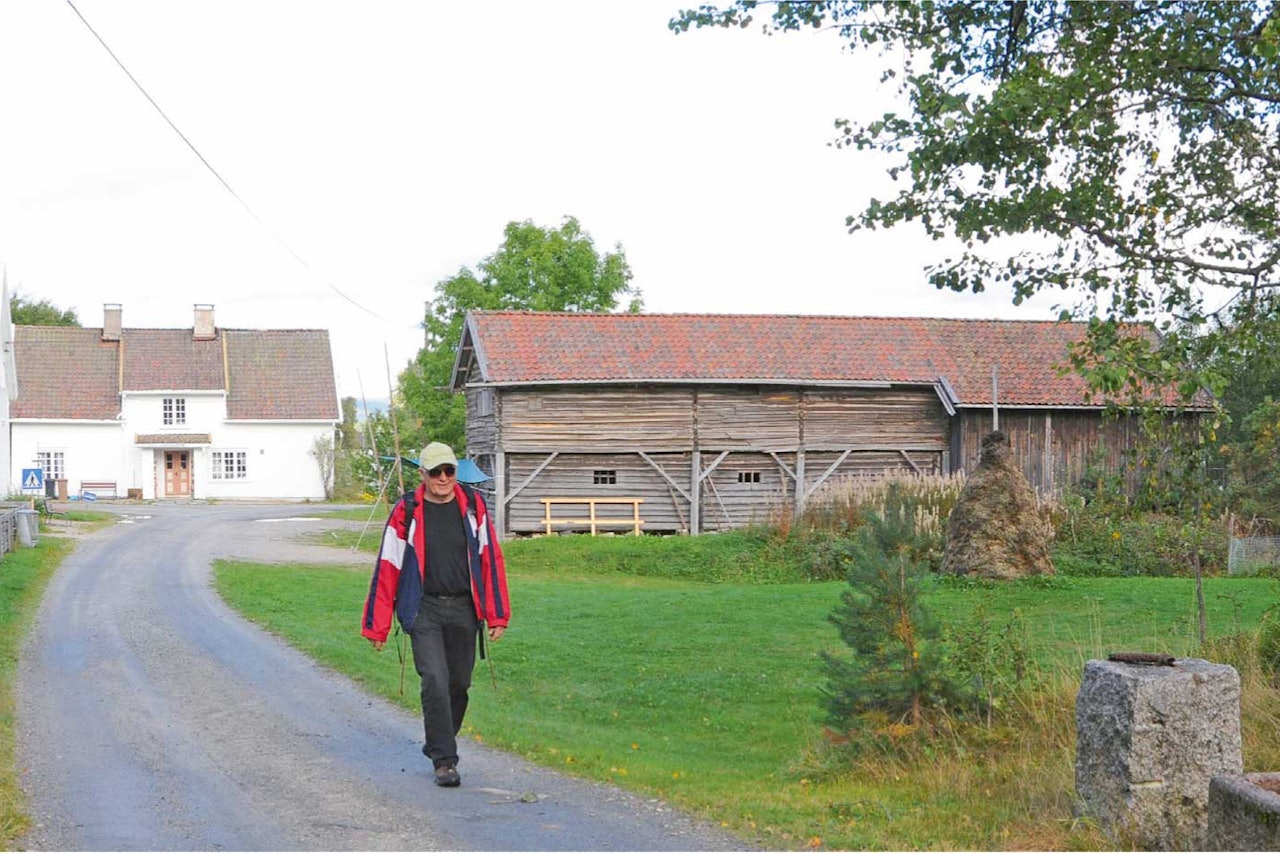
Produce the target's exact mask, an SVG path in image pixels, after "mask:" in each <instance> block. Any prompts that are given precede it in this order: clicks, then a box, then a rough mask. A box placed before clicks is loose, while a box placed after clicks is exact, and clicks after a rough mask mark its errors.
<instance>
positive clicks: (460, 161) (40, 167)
mask: <svg viewBox="0 0 1280 853" xmlns="http://www.w3.org/2000/svg"><path fill="white" fill-rule="evenodd" d="M74 2H75V9H78V10H79V12H80V13H81V14H83V16H84V17H85V19H87V21H88V22H89V24H90V25H92V27H93V28H94V30H96V31H97V33H98V35H99V36H101V37H102V39H103V40H104V41H105V42H106V44H107V45H108V46H110V48H111V50H112V51H113V52H114V53H115V54H116V56H117V57H119V59H120V61H121V62H122V63H123V64H124V65H125V66H126V67H127V68H128V70H129V72H130V73H131V74H132V75H133V76H134V77H135V78H136V79H137V80H138V82H139V83H140V84H141V85H142V86H143V87H144V88H145V89H146V90H147V92H148V94H150V96H151V97H152V98H153V99H154V100H155V102H156V103H157V104H158V105H159V106H160V108H161V109H163V111H164V112H165V114H166V115H167V116H168V117H169V119H170V120H172V122H173V123H174V124H175V125H176V126H177V128H178V129H179V130H180V131H181V133H182V134H183V135H184V136H185V137H186V138H187V139H188V140H190V142H191V143H192V144H193V145H194V147H195V148H196V149H198V151H199V152H200V154H201V155H203V157H204V158H205V159H206V160H207V161H208V163H209V164H210V165H211V166H212V168H213V169H214V170H216V172H217V173H218V175H220V176H221V177H222V179H223V180H225V182H226V183H227V184H229V185H230V187H231V188H232V189H233V190H234V192H235V194H236V196H238V197H239V199H240V200H237V197H236V196H233V195H232V194H231V192H229V191H228V190H227V189H226V188H225V187H224V186H223V185H222V183H220V182H219V179H218V178H217V177H215V175H214V174H213V173H212V172H211V171H210V169H209V168H207V167H206V166H205V165H204V164H203V163H202V162H201V161H200V159H199V158H198V157H197V156H196V155H195V154H194V153H192V151H191V149H190V148H188V147H187V145H186V144H185V143H184V142H183V141H182V139H181V138H180V137H179V136H178V135H177V134H176V133H175V132H174V130H173V129H171V128H170V127H169V126H168V124H166V122H165V120H164V118H162V117H161V115H160V114H159V113H158V112H157V110H156V108H155V107H153V106H152V105H151V104H150V103H148V101H147V100H146V98H145V97H144V96H143V95H142V94H141V93H140V92H139V91H138V89H137V88H136V87H135V86H134V84H133V83H132V82H131V81H130V79H129V77H128V76H127V75H126V74H125V73H124V72H123V71H122V70H121V69H120V68H119V66H117V65H116V63H115V61H114V60H113V59H112V58H111V56H110V55H109V54H108V53H107V51H106V50H105V49H104V48H103V47H102V45H101V44H99V42H98V41H97V39H96V38H95V37H94V35H93V33H91V32H90V30H89V29H88V28H87V27H86V26H85V24H84V23H83V22H82V21H81V20H80V18H79V17H78V16H77V14H76V11H75V9H73V8H72V6H71V5H70V4H68V3H67V2H65V0H3V2H0V80H3V81H4V83H3V85H0V128H2V130H0V265H3V266H4V268H5V269H6V270H7V275H8V280H9V287H10V290H11V291H12V290H20V291H21V292H23V293H24V294H26V295H28V296H31V297H34V298H47V299H51V300H52V301H53V302H54V303H55V304H57V305H58V306H60V307H63V308H74V309H75V311H76V312H77V314H78V315H79V318H80V321H81V323H82V324H83V325H86V326H100V325H101V323H102V305H103V303H121V304H122V305H123V306H124V323H125V325H126V326H131V327H171V328H177V327H190V325H191V323H192V305H193V304H195V303H211V304H213V305H214V306H215V319H216V321H217V323H218V324H219V325H220V326H226V327H232V328H326V329H329V330H330V335H331V340H332V344H333V353H334V361H335V367H336V369H337V377H338V391H339V394H340V395H343V396H346V395H353V396H359V395H360V393H361V386H363V390H364V393H365V395H366V396H367V397H368V398H369V399H370V400H372V399H378V398H385V397H386V396H387V385H388V381H387V361H388V360H389V363H390V369H391V372H392V373H393V374H395V373H398V372H399V371H400V370H401V369H402V368H403V367H404V365H405V364H406V363H407V362H408V361H409V359H411V358H412V356H413V355H414V353H415V352H416V351H417V349H418V348H419V347H420V346H421V342H422V332H421V328H420V326H419V322H420V318H421V314H422V309H423V304H424V302H425V301H426V300H427V299H429V298H430V295H431V291H432V288H433V286H434V284H435V283H436V282H437V281H439V280H441V279H443V278H446V277H448V276H450V275H452V274H453V273H454V272H456V271H457V270H458V269H459V268H460V267H462V266H464V265H465V266H473V267H474V265H475V264H476V262H477V261H479V260H480V259H481V258H483V257H484V256H485V255H488V254H490V253H492V252H493V251H495V250H496V249H497V248H498V246H499V244H500V242H501V239H502V229H503V226H504V225H505V224H506V223H507V222H509V221H511V220H525V219H531V220H533V221H534V222H536V223H538V224H539V225H544V226H557V225H559V223H560V222H561V220H562V218H563V217H565V216H568V215H572V216H576V217H577V218H578V219H579V221H580V222H581V224H582V226H583V227H584V228H585V229H586V230H587V231H588V232H590V234H591V235H592V236H593V238H594V239H595V241H596V244H597V247H598V248H600V249H601V250H608V249H612V248H613V246H614V244H618V243H620V244H621V245H622V247H623V249H624V250H625V252H626V256H627V259H628V261H629V262H630V264H631V267H632V269H633V271H634V273H635V280H634V284H635V285H636V286H638V287H639V288H640V289H641V291H642V292H643V295H644V300H645V307H646V310H648V311H651V312H663V313H669V312H721V313H746V312H752V313H794V314H844V315H873V316H882V315H895V316H950V317H1005V318H1025V319H1044V318H1051V317H1053V316H1055V314H1056V312H1055V311H1054V310H1053V305H1052V304H1051V301H1050V299H1048V298H1044V299H1043V300H1033V301H1032V302H1031V303H1030V304H1029V305H1027V306H1024V307H1023V308H1020V309H1015V308H1014V307H1013V306H1012V305H1011V303H1010V295H1009V293H1008V291H1007V290H993V291H991V292H989V293H987V294H983V295H982V296H974V295H972V294H967V295H959V294H950V293H940V292H938V291H936V290H934V289H933V288H931V287H930V286H929V285H928V284H927V283H925V281H924V274H923V268H924V266H925V264H926V263H928V262H929V261H936V260H940V259H941V258H942V257H945V255H946V254H947V252H946V251H945V250H944V248H943V247H941V246H940V245H938V244H933V243H930V242H929V241H927V240H926V239H924V238H923V237H922V235H921V234H920V233H919V232H918V231H914V230H903V231H901V232H899V231H896V230H895V231H893V232H888V233H886V232H875V233H859V234H856V235H852V236H851V235H849V234H848V233H847V232H846V229H845V227H844V217H845V216H846V215H848V214H851V213H854V212H856V211H857V210H859V209H860V208H861V206H862V205H863V204H864V203H865V201H866V200H867V199H868V198H870V197H872V196H873V195H878V196H880V197H887V196H888V195H889V194H890V192H891V187H892V184H891V183H890V182H889V180H888V178H887V177H886V176H885V175H884V162H883V161H880V160H877V159H876V157H875V156H874V155H871V154H867V153H859V152H854V151H839V150H836V149H834V148H832V147H830V146H829V145H828V143H829V142H830V141H831V140H832V139H833V137H834V135H835V130H834V127H833V122H834V120H835V119H836V118H840V117H847V118H852V119H858V118H867V117H870V116H873V115H874V114H876V113H877V112H878V110H880V109H882V108H883V107H884V105H885V104H886V103H887V100H886V95H885V93H884V92H883V91H881V89H880V87H879V84H878V82H877V79H878V74H877V72H876V70H875V66H874V65H873V64H871V63H868V62H866V61H865V60H864V59H863V58H862V57H856V56H853V55H851V54H849V53H848V52H845V51H844V50H842V42H841V41H840V40H839V39H838V38H837V37H836V36H835V35H834V34H832V33H806V34H803V35H790V36H775V37H766V36H763V35H761V34H760V33H759V32H758V31H757V30H751V31H739V30H735V31H732V32H728V31H721V30H714V31H708V30H704V31H694V32H690V33H686V34H684V35H680V36H676V35H673V34H672V33H671V32H670V31H669V30H668V29H667V21H668V19H669V18H670V17H671V16H672V15H673V14H674V13H675V12H676V11H677V10H678V9H679V8H681V6H682V3H681V2H680V0H625V2H624V0H616V2H612V1H611V2H603V0H579V1H577V2H572V1H571V0H538V2H529V1H528V0H490V2H483V3H480V2H477V3H457V2H428V1H427V0H421V2H390V0H388V2H379V1H378V0H360V2H324V0H320V1H319V2H316V0H307V2H283V0H214V1H213V2H194V0H191V1H190V2H188V0H163V1H162V2H161V0H156V2H141V1H140V0H110V1H109V2H108V0H74ZM684 5H688V4H687V3H686V4H684ZM242 201H243V204H242ZM384 352H385V353H386V356H384ZM818 355H819V357H820V354H818Z"/></svg>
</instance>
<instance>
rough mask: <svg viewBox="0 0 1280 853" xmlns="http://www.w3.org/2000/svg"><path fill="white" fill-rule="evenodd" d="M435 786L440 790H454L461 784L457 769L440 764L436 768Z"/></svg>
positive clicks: (449, 765)
mask: <svg viewBox="0 0 1280 853" xmlns="http://www.w3.org/2000/svg"><path fill="white" fill-rule="evenodd" d="M436 784H437V785H439V786H440V787H441V788H456V787H458V786H459V785H461V784H462V777H461V776H459V775H458V768H456V767H454V766H453V765H451V764H442V765H440V766H439V767H437V768H436Z"/></svg>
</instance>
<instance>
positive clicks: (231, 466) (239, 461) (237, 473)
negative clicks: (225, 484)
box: [212, 450, 249, 480]
mask: <svg viewBox="0 0 1280 853" xmlns="http://www.w3.org/2000/svg"><path fill="white" fill-rule="evenodd" d="M212 462H213V464H212V468H213V471H212V477H213V479H215V480H244V479H247V478H248V476H249V453H248V451H245V450H215V451H213V455H212Z"/></svg>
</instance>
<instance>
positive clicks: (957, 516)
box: [942, 430, 1053, 579]
mask: <svg viewBox="0 0 1280 853" xmlns="http://www.w3.org/2000/svg"><path fill="white" fill-rule="evenodd" d="M1052 538H1053V527H1052V526H1051V525H1050V524H1049V519H1048V517H1047V515H1046V514H1045V513H1044V512H1043V511H1042V510H1041V508H1040V503H1039V501H1038V500H1037V499H1036V493H1035V491H1034V490H1033V489H1032V488H1031V484H1030V483H1028V482H1027V478H1026V476H1025V475H1024V474H1023V473H1022V471H1021V470H1020V469H1019V468H1018V466H1017V464H1016V463H1015V462H1014V459H1013V452H1012V450H1011V449H1010V446H1009V438H1008V436H1006V435H1005V434H1004V433H1003V432H1000V431H999V430H997V431H996V432H993V433H991V434H989V435H988V436H986V437H985V438H984V439H982V458H981V460H980V461H979V462H978V467H977V468H975V469H974V471H973V473H972V474H970V475H969V479H968V480H967V481H966V482H965V485H964V490H963V491H962V492H961V493H960V498H959V500H957V502H956V505H955V508H954V509H953V510H952V511H951V518H950V520H949V522H948V524H947V549H946V552H945V553H944V554H943V557H942V571H944V572H950V573H952V574H957V575H977V576H979V577H985V578H999V579H1009V578H1020V577H1025V576H1027V575H1051V574H1053V561H1052V560H1050V559H1049V541H1050V540H1051V539H1052Z"/></svg>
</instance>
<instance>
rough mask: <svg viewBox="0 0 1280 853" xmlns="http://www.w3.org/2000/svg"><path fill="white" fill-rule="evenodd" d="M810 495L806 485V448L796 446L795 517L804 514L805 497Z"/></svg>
mask: <svg viewBox="0 0 1280 853" xmlns="http://www.w3.org/2000/svg"><path fill="white" fill-rule="evenodd" d="M807 497H809V495H808V492H807V490H806V489H805V487H804V448H803V447H799V448H796V500H795V510H794V512H795V517H796V518H799V517H800V516H801V515H803V514H804V502H805V498H807Z"/></svg>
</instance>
